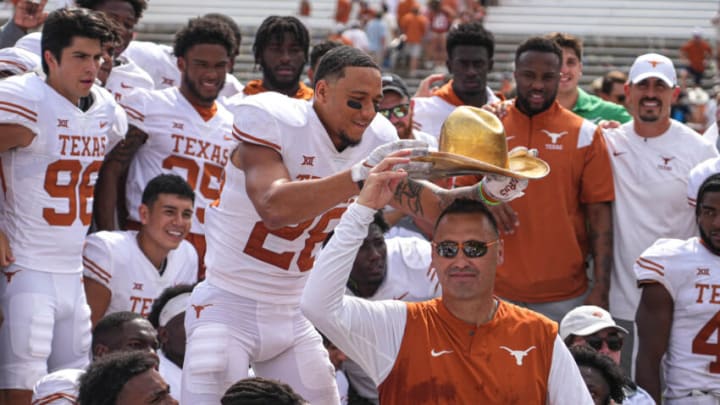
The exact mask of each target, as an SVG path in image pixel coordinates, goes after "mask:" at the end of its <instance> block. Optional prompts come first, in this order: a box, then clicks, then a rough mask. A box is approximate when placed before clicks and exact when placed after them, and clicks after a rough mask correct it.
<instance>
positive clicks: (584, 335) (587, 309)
mask: <svg viewBox="0 0 720 405" xmlns="http://www.w3.org/2000/svg"><path fill="white" fill-rule="evenodd" d="M559 333H560V337H561V338H562V339H563V341H565V344H566V345H567V347H575V346H583V345H587V346H590V347H592V348H593V349H595V350H597V351H598V352H599V353H601V354H603V355H605V356H607V357H609V358H610V359H611V360H612V361H613V362H614V363H615V364H617V365H618V366H619V365H620V354H621V350H622V347H623V339H624V338H625V335H627V333H628V331H627V330H626V329H625V328H623V327H622V326H619V325H618V324H617V323H615V321H614V320H613V319H612V317H611V316H610V313H609V312H608V311H606V310H604V309H602V308H600V307H598V306H595V305H582V306H579V307H577V308H575V309H573V310H572V311H570V312H568V313H567V315H565V317H564V318H563V319H562V321H561V322H560V332H559ZM623 391H625V400H624V401H623V404H624V405H627V404H631V405H639V404H648V405H650V404H654V403H655V401H654V400H653V399H652V397H650V394H648V393H647V391H645V390H644V389H642V388H640V387H638V386H637V385H636V384H635V383H634V382H633V381H632V380H630V379H629V378H626V381H625V386H624V387H623Z"/></svg>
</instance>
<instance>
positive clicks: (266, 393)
mask: <svg viewBox="0 0 720 405" xmlns="http://www.w3.org/2000/svg"><path fill="white" fill-rule="evenodd" d="M220 403H221V404H222V405H302V404H306V403H307V402H306V401H305V400H304V399H303V398H302V397H301V396H300V395H298V394H297V393H296V392H295V391H293V389H292V388H290V386H289V385H287V384H285V383H282V382H280V381H275V380H269V379H267V378H262V377H255V378H246V379H244V380H240V381H238V382H236V383H235V384H233V385H232V386H231V387H230V388H228V390H227V391H225V395H223V397H222V398H221V399H220Z"/></svg>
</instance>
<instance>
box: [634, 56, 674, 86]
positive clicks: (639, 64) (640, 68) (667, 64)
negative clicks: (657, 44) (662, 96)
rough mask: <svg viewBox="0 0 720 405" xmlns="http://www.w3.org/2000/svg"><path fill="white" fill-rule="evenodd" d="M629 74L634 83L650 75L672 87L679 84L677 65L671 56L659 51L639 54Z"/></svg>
mask: <svg viewBox="0 0 720 405" xmlns="http://www.w3.org/2000/svg"><path fill="white" fill-rule="evenodd" d="M629 76H630V83H632V84H635V83H637V82H640V81H642V80H645V79H647V78H648V77H656V78H658V79H661V80H662V81H664V82H665V83H666V84H667V85H668V86H670V87H675V86H676V85H677V73H675V66H674V65H673V63H672V61H671V60H670V58H668V57H666V56H662V55H660V54H657V53H646V54H645V55H640V56H638V57H637V59H635V62H633V64H632V67H631V68H630V75H629Z"/></svg>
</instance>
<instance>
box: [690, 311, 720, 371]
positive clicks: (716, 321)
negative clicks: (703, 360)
mask: <svg viewBox="0 0 720 405" xmlns="http://www.w3.org/2000/svg"><path fill="white" fill-rule="evenodd" d="M718 331H720V311H718V312H716V313H715V315H714V316H713V317H712V318H710V320H709V321H708V322H707V323H706V324H705V325H704V326H703V327H702V328H701V329H700V331H699V332H698V334H697V335H696V336H695V339H693V341H692V352H693V353H695V354H706V355H709V356H714V357H715V361H712V362H710V370H709V371H710V372H711V373H713V374H720V335H719V334H718ZM712 335H715V339H714V340H715V343H710V342H709V340H710V337H711V336H712Z"/></svg>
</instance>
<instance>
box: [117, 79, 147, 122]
mask: <svg viewBox="0 0 720 405" xmlns="http://www.w3.org/2000/svg"><path fill="white" fill-rule="evenodd" d="M150 99H151V94H150V91H149V90H146V89H137V90H136V91H133V92H132V93H130V94H127V95H125V97H123V98H122V99H121V100H120V106H122V108H123V109H124V110H125V113H126V114H127V117H128V124H129V125H132V126H135V127H137V128H138V129H140V130H141V131H143V132H145V133H147V128H146V127H145V114H147V107H146V105H147V104H148V102H150Z"/></svg>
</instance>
